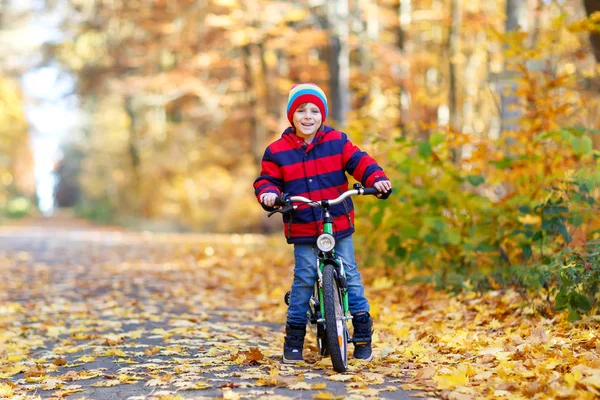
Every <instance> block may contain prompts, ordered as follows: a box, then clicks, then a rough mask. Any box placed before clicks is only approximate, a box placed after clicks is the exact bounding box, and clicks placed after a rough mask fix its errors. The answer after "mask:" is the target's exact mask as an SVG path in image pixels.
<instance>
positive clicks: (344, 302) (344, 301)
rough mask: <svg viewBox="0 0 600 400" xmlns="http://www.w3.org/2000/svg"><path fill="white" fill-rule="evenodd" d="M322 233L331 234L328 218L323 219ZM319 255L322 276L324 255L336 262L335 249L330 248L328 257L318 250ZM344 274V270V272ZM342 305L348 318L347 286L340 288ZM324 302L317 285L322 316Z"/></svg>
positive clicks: (321, 287)
mask: <svg viewBox="0 0 600 400" xmlns="http://www.w3.org/2000/svg"><path fill="white" fill-rule="evenodd" d="M323 233H329V234H331V235H333V223H332V222H331V219H330V218H325V221H324V222H323ZM319 255H323V257H319V270H320V274H321V276H322V274H323V268H324V267H325V263H324V260H325V258H324V257H327V259H329V260H334V261H335V262H336V263H338V259H337V257H336V256H335V249H334V250H331V257H328V256H327V255H325V254H323V252H321V251H320V250H319ZM344 274H345V272H344ZM341 290H342V307H343V308H344V316H345V317H346V318H348V315H349V314H350V308H349V305H348V288H342V289H341ZM324 303H325V302H324V301H323V286H322V285H319V308H320V311H321V316H322V318H324V317H325V304H324Z"/></svg>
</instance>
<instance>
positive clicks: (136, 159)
mask: <svg viewBox="0 0 600 400" xmlns="http://www.w3.org/2000/svg"><path fill="white" fill-rule="evenodd" d="M125 112H126V113H127V115H128V116H129V143H128V151H129V157H130V158H131V169H132V174H133V187H134V188H135V194H136V197H137V198H136V199H135V203H137V204H135V206H134V208H135V209H136V211H137V210H139V209H140V207H139V206H140V202H139V199H140V198H142V196H141V195H142V181H141V179H142V178H141V174H140V164H141V162H140V153H139V150H138V145H137V142H138V138H137V118H136V114H135V110H134V107H133V99H132V98H131V96H126V97H125ZM141 209H142V210H144V209H145V207H141Z"/></svg>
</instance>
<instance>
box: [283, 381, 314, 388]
mask: <svg viewBox="0 0 600 400" xmlns="http://www.w3.org/2000/svg"><path fill="white" fill-rule="evenodd" d="M288 389H290V390H311V389H313V388H312V387H311V386H310V385H309V384H308V383H306V382H298V383H295V384H293V385H290V386H288Z"/></svg>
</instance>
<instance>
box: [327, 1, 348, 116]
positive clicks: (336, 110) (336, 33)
mask: <svg viewBox="0 0 600 400" xmlns="http://www.w3.org/2000/svg"><path fill="white" fill-rule="evenodd" d="M328 5H329V11H328V27H329V29H330V31H331V34H330V35H331V36H330V38H329V47H330V49H329V57H330V59H329V82H330V83H329V87H330V92H331V93H330V96H329V97H330V99H329V114H330V115H329V118H330V119H331V120H334V121H336V122H337V123H338V124H340V126H341V127H343V126H345V125H346V118H347V116H348V112H349V111H350V90H349V88H350V50H349V48H348V0H336V1H331V2H329V3H328ZM332 21H333V23H332Z"/></svg>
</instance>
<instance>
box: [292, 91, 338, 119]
mask: <svg viewBox="0 0 600 400" xmlns="http://www.w3.org/2000/svg"><path fill="white" fill-rule="evenodd" d="M304 103H313V104H315V105H316V106H317V107H319V110H320V111H321V116H322V118H323V122H325V119H327V114H328V112H329V110H328V108H327V96H325V92H323V91H322V90H321V88H320V87H318V86H317V85H315V84H314V83H301V84H299V85H294V86H292V88H291V89H290V95H289V97H288V103H287V110H286V111H287V117H288V120H289V121H290V123H291V124H293V118H294V112H296V109H297V108H298V106H300V104H304Z"/></svg>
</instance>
